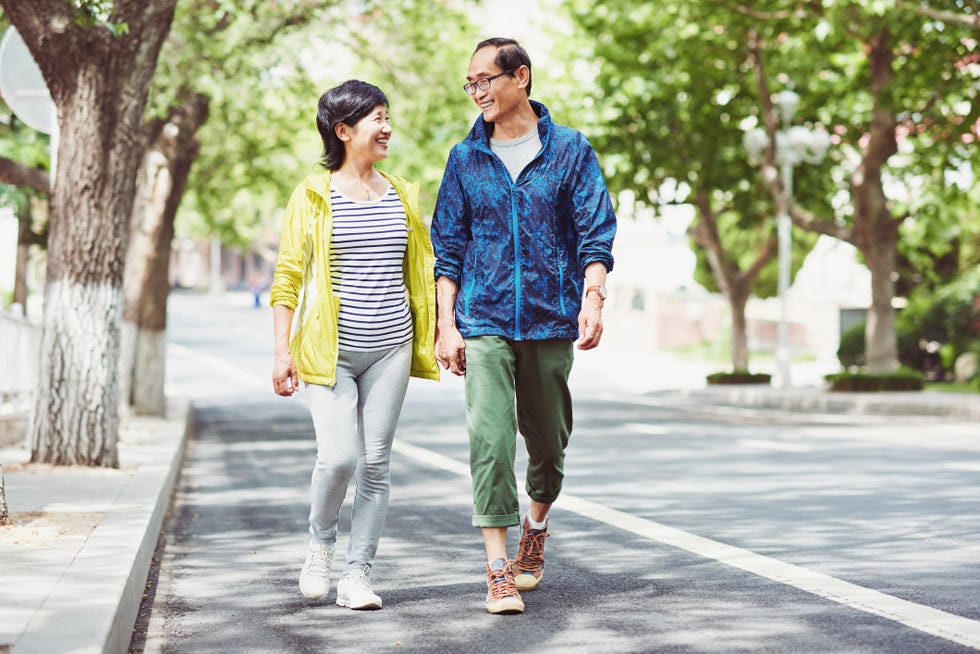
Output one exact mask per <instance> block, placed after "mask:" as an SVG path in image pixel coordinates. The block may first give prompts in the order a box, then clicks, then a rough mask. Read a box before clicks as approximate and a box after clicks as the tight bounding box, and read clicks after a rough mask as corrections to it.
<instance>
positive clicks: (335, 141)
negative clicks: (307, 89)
mask: <svg viewBox="0 0 980 654" xmlns="http://www.w3.org/2000/svg"><path fill="white" fill-rule="evenodd" d="M378 105H384V106H385V107H387V106H388V97H387V96H386V95H385V94H384V93H383V92H382V91H381V89H379V88H378V87H377V86H375V85H373V84H368V83H367V82H362V81H361V80H357V79H352V80H347V81H346V82H344V83H343V84H341V85H340V86H335V87H333V88H332V89H330V90H328V91H327V92H326V93H324V94H323V95H321V96H320V102H319V103H317V107H316V128H317V129H318V130H319V131H320V138H322V139H323V162H322V163H323V165H324V166H326V167H327V168H328V169H330V170H337V169H338V168H340V165H341V164H342V163H344V154H345V149H344V142H343V141H341V140H340V139H339V138H337V132H336V131H335V130H334V128H335V127H336V126H337V123H344V124H345V125H349V126H351V127H353V126H354V124H355V123H356V122H357V121H359V120H360V119H361V118H364V117H365V116H367V115H368V114H369V113H371V110H373V109H374V108H375V107H377V106H378Z"/></svg>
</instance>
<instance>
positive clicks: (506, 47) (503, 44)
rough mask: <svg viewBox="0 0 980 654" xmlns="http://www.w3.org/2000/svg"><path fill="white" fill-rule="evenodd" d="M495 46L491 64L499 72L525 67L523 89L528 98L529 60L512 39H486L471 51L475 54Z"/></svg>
mask: <svg viewBox="0 0 980 654" xmlns="http://www.w3.org/2000/svg"><path fill="white" fill-rule="evenodd" d="M489 46H495V47H496V48H497V56H496V57H495V58H494V60H493V63H494V64H496V66H497V67H498V68H500V70H511V71H513V70H516V69H518V68H520V67H521V66H527V87H526V88H525V89H524V90H525V91H526V92H527V95H528V97H530V96H531V58H530V57H529V56H528V55H527V51H526V50H525V49H524V48H523V47H521V44H520V43H518V42H517V41H515V40H514V39H508V38H504V37H500V36H498V37H494V38H492V39H486V40H484V41H480V42H479V43H478V44H477V46H476V49H475V50H473V54H476V53H477V52H479V51H480V50H482V49H483V48H486V47H489ZM513 76H514V73H513V72H511V74H510V77H513Z"/></svg>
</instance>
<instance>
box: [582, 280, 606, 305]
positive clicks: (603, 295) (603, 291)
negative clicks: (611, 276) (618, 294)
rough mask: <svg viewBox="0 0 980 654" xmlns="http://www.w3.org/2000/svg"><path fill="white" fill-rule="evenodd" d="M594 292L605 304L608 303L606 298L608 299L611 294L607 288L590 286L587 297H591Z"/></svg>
mask: <svg viewBox="0 0 980 654" xmlns="http://www.w3.org/2000/svg"><path fill="white" fill-rule="evenodd" d="M592 291H595V292H596V295H598V296H599V299H600V300H602V301H603V302H605V301H606V297H608V295H609V293H608V292H607V291H606V287H605V286H600V285H598V284H597V285H595V286H590V287H588V288H587V289H585V297H589V293H591V292H592Z"/></svg>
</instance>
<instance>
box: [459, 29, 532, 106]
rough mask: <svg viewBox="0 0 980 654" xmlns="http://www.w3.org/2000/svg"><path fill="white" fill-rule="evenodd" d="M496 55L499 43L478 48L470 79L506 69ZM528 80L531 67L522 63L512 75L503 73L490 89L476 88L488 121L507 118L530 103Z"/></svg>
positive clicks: (474, 97)
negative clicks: (501, 66) (499, 63)
mask: <svg viewBox="0 0 980 654" xmlns="http://www.w3.org/2000/svg"><path fill="white" fill-rule="evenodd" d="M496 57H497V47H496V46H487V47H485V48H480V49H479V50H477V51H476V52H475V53H474V54H473V58H472V59H470V68H469V71H468V72H467V74H466V81H468V82H476V81H478V80H481V79H486V78H488V77H493V76H494V75H498V74H500V73H502V72H504V71H503V70H501V69H500V67H499V66H498V65H497V64H496V63H495V61H494V59H496ZM527 80H528V71H527V68H526V67H523V66H522V67H519V68H517V69H516V70H515V71H514V72H513V73H512V74H511V75H501V76H500V77H498V78H496V79H495V80H493V81H492V82H491V83H490V88H488V89H485V90H484V89H481V88H479V87H477V89H476V92H475V93H474V94H473V95H472V96H470V97H472V98H473V102H475V103H476V105H477V106H478V107H479V108H480V111H482V112H483V119H484V120H485V121H487V122H488V123H496V122H499V121H501V120H507V118H508V117H510V116H513V115H515V114H516V113H517V112H518V111H519V110H520V109H521V108H522V107H523V106H524V105H526V104H527V93H526V92H525V90H524V87H526V86H527Z"/></svg>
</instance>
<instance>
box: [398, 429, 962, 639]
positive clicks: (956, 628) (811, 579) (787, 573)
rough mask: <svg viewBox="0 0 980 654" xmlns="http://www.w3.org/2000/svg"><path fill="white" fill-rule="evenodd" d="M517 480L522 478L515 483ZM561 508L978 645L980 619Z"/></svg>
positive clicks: (441, 460)
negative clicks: (972, 618) (965, 616)
mask: <svg viewBox="0 0 980 654" xmlns="http://www.w3.org/2000/svg"><path fill="white" fill-rule="evenodd" d="M394 450H395V451H396V452H399V453H401V454H404V455H405V456H409V457H411V458H413V459H415V460H417V461H419V462H421V463H424V464H427V465H430V466H432V467H434V468H441V469H442V470H447V471H449V472H453V473H455V474H458V475H461V476H469V474H470V470H469V466H468V465H467V464H465V463H461V462H459V461H457V460H455V459H452V458H450V457H447V456H444V455H442V454H438V453H436V452H432V451H430V450H427V449H425V448H422V447H417V446H415V445H410V444H408V443H406V442H405V441H403V440H398V439H396V440H395V443H394ZM519 483H520V482H519ZM559 506H560V507H561V508H562V509H565V510H568V511H572V512H574V513H577V514H579V515H581V516H584V517H586V518H591V519H593V520H596V521H598V522H602V523H604V524H607V525H609V526H612V527H617V528H619V529H622V530H624V531H629V532H631V533H634V534H637V535H639V536H642V537H644V538H648V539H650V540H653V541H657V542H659V543H663V544H665V545H670V546H672V547H677V548H680V549H683V550H687V551H688V552H691V553H693V554H697V555H698V556H703V557H705V558H708V559H712V560H714V561H718V562H719V563H723V564H725V565H729V566H732V567H734V568H738V569H740V570H745V571H746V572H751V573H752V574H755V575H759V576H760V577H765V578H766V579H771V580H773V581H776V582H779V583H781V584H786V585H787V586H792V587H793V588H798V589H799V590H803V591H806V592H808V593H812V594H814V595H817V596H818V597H822V598H824V599H828V600H830V601H832V602H837V603H838V604H842V605H844V606H848V607H850V608H854V609H857V610H859V611H864V612H865V613H870V614H872V615H877V616H880V617H883V618H886V619H888V620H892V621H894V622H898V623H899V624H903V625H905V626H907V627H911V628H912V629H916V630H918V631H922V632H924V633H927V634H932V635H933V636H938V637H939V638H944V639H946V640H949V641H952V642H954V643H959V644H961V645H966V646H967V647H973V648H976V649H980V622H978V621H976V620H970V619H969V618H964V617H962V616H959V615H954V614H952V613H946V612H945V611H940V610H939V609H934V608H932V607H930V606H925V605H922V604H916V603H914V602H909V601H908V600H903V599H900V598H898V597H893V596H891V595H886V594H884V593H880V592H878V591H876V590H871V589H869V588H864V587H862V586H858V585H857V584H852V583H850V582H847V581H842V580H840V579H837V578H835V577H831V576H829V575H825V574H822V573H820V572H815V571H813V570H808V569H806V568H803V567H800V566H797V565H793V564H791V563H785V562H783V561H780V560H778V559H774V558H772V557H769V556H763V555H761V554H756V553H755V552H752V551H750V550H745V549H742V548H740V547H734V546H732V545H726V544H725V543H721V542H718V541H714V540H711V539H710V538H704V537H702V536H697V535H695V534H691V533H688V532H686V531H682V530H680V529H675V528H674V527H669V526H667V525H664V524H660V523H658V522H654V521H653V520H647V519H645V518H640V517H638V516H634V515H630V514H629V513H625V512H623V511H617V510H616V509H611V508H609V507H606V506H603V505H602V504H598V503H596V502H592V501H590V500H586V499H584V498H581V497H576V496H574V495H570V494H568V493H562V496H561V499H560V500H559Z"/></svg>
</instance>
